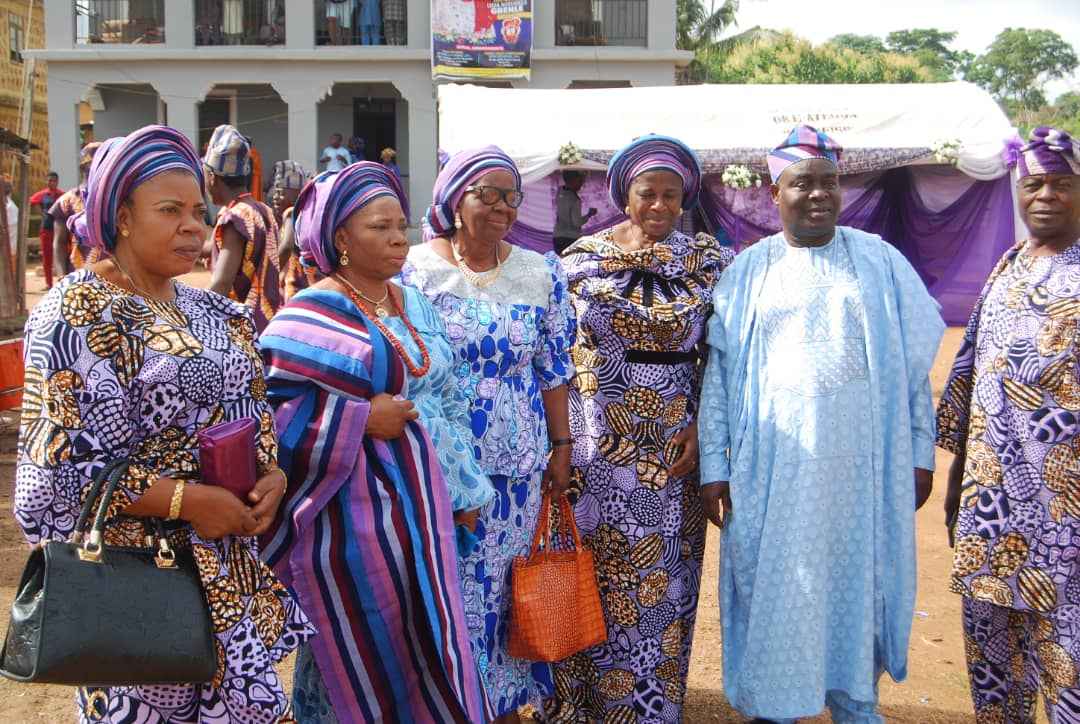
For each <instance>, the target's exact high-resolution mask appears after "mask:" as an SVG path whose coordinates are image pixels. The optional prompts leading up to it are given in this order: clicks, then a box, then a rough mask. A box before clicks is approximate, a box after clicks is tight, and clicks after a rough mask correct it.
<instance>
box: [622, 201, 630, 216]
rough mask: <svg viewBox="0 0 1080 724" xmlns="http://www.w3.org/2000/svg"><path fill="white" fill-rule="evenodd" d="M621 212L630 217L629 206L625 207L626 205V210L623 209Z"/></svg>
mask: <svg viewBox="0 0 1080 724" xmlns="http://www.w3.org/2000/svg"><path fill="white" fill-rule="evenodd" d="M623 212H624V213H625V214H626V215H627V216H629V215H630V204H627V205H626V208H625V209H623Z"/></svg>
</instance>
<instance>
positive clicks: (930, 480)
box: [915, 468, 934, 510]
mask: <svg viewBox="0 0 1080 724" xmlns="http://www.w3.org/2000/svg"><path fill="white" fill-rule="evenodd" d="M933 490H934V471H933V470H923V469H922V468H915V510H918V509H919V508H921V507H923V505H925V504H926V500H927V499H928V498H929V497H930V493H931V492H933Z"/></svg>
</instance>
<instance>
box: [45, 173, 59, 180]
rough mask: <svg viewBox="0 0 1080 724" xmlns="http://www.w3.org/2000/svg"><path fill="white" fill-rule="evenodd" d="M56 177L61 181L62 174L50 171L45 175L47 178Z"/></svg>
mask: <svg viewBox="0 0 1080 724" xmlns="http://www.w3.org/2000/svg"><path fill="white" fill-rule="evenodd" d="M54 177H55V178H56V180H57V181H59V180H60V174H58V173H57V172H56V171H49V172H48V173H47V174H45V178H54Z"/></svg>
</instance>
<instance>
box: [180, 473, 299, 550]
mask: <svg viewBox="0 0 1080 724" xmlns="http://www.w3.org/2000/svg"><path fill="white" fill-rule="evenodd" d="M274 477H276V478H277V480H278V482H277V484H278V485H280V484H281V476H280V475H277V474H275V476H274ZM264 480H265V478H264ZM260 482H262V481H260ZM182 484H183V483H181V485H182ZM256 485H258V483H257V484H256ZM253 511H254V508H250V507H248V506H247V505H245V504H244V503H243V502H242V501H241V500H240V499H239V498H237V497H236V496H235V495H233V494H232V493H230V492H229V491H228V490H225V488H219V487H217V486H216V485H188V486H187V487H186V488H185V489H184V502H183V503H182V504H181V506H180V517H181V518H183V519H184V520H186V521H187V522H189V523H191V527H192V528H194V529H195V532H196V533H198V534H199V537H200V538H203V539H205V540H212V539H215V538H224V537H225V536H227V535H243V536H249V535H256V534H257V531H258V529H259V521H257V520H256V519H255V514H254V512H253ZM268 524H269V523H268Z"/></svg>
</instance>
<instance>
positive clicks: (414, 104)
mask: <svg viewBox="0 0 1080 724" xmlns="http://www.w3.org/2000/svg"><path fill="white" fill-rule="evenodd" d="M394 85H395V86H396V87H397V89H398V90H399V91H400V92H401V96H402V98H404V99H405V101H406V102H407V103H408V104H409V121H408V128H409V187H408V188H407V189H405V193H407V194H408V195H409V206H410V207H411V211H412V219H411V220H412V221H413V222H416V221H419V220H420V217H421V216H422V215H423V213H424V209H426V208H427V206H428V204H430V203H431V187H432V186H434V185H435V174H436V172H437V171H438V168H439V158H438V145H437V144H438V127H439V126H438V115H437V113H436V109H435V87H434V85H432V82H431V79H430V78H426V77H425V78H421V77H420V74H419V73H418V74H417V77H416V78H415V79H410V81H407V82H400V81H395V82H394Z"/></svg>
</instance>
